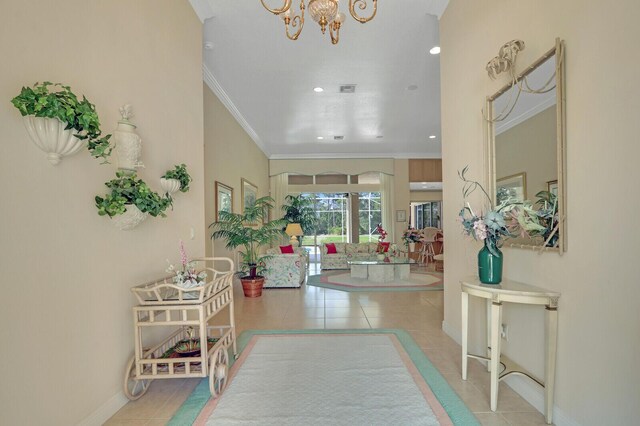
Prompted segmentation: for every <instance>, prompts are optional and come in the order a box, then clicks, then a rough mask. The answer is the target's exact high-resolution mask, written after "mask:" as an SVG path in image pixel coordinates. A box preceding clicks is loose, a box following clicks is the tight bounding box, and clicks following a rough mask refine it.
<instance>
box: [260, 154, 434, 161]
mask: <svg viewBox="0 0 640 426" xmlns="http://www.w3.org/2000/svg"><path fill="white" fill-rule="evenodd" d="M341 158H393V159H397V160H399V159H408V158H430V159H434V158H442V154H437V153H432V152H406V153H401V154H399V153H397V152H383V153H366V154H365V153H362V152H353V153H322V154H272V155H271V156H269V159H270V160H328V159H341Z"/></svg>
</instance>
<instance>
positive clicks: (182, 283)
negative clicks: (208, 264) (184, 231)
mask: <svg viewBox="0 0 640 426" xmlns="http://www.w3.org/2000/svg"><path fill="white" fill-rule="evenodd" d="M167 263H168V264H169V267H168V268H167V269H166V272H167V273H169V274H171V273H175V274H176V275H175V277H173V282H174V284H176V285H177V286H179V287H182V288H193V287H198V286H200V285H202V284H203V283H204V281H205V279H206V278H207V273H206V272H204V271H202V272H198V271H196V269H195V266H196V264H195V262H189V261H187V252H186V251H185V249H184V243H183V242H182V241H180V263H181V264H182V270H176V268H175V267H174V266H173V265H172V264H171V262H169V259H167Z"/></svg>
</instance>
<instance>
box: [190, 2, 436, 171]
mask: <svg viewBox="0 0 640 426" xmlns="http://www.w3.org/2000/svg"><path fill="white" fill-rule="evenodd" d="M191 2H192V4H193V6H194V9H195V10H196V12H198V15H199V16H200V17H201V19H202V18H208V19H206V20H205V21H204V31H203V38H204V40H203V41H204V43H205V44H207V43H210V45H209V47H210V49H205V50H204V51H203V52H204V80H205V82H206V83H207V84H208V85H209V87H211V88H212V90H213V91H214V92H215V93H216V95H217V96H218V97H219V98H220V100H221V101H222V102H223V103H224V104H225V106H226V107H227V108H228V109H229V111H230V112H231V113H232V114H233V115H234V116H235V118H236V119H237V120H238V122H239V123H240V124H241V125H242V126H243V128H244V129H245V130H246V131H247V133H248V134H249V136H251V138H252V139H253V140H254V141H255V142H256V144H257V145H258V146H259V147H260V148H261V149H262V150H263V151H264V152H265V154H266V155H267V156H268V157H269V158H272V159H279V158H351V157H353V158H356V157H359V158H362V157H367V158H374V157H394V158H439V157H441V154H440V153H441V139H440V63H439V56H438V55H431V54H429V49H430V48H431V47H433V46H437V45H438V16H441V14H442V13H443V11H444V9H445V8H446V5H447V3H448V0H393V2H392V1H390V0H380V1H379V2H378V14H377V16H376V17H375V19H373V20H372V21H371V22H369V23H366V24H364V25H362V24H359V23H358V22H356V21H355V20H354V19H353V18H352V17H351V16H350V15H349V12H348V10H347V6H348V2H346V0H343V1H342V2H341V11H343V12H345V13H346V15H347V19H346V22H345V23H344V24H343V26H342V29H341V33H340V42H339V44H337V45H332V44H331V41H330V39H329V34H328V31H327V34H325V35H323V34H322V33H321V32H320V28H319V26H318V24H316V23H315V22H314V21H313V20H312V19H311V17H310V16H308V14H307V16H305V18H306V22H305V26H304V29H303V31H302V34H301V35H300V38H299V39H298V40H297V41H291V40H288V39H287V38H286V36H285V33H284V24H283V22H282V20H281V19H280V18H279V17H276V16H274V15H273V14H271V13H269V12H268V11H267V10H265V9H264V8H263V7H262V5H261V4H260V1H259V0H235V1H228V0H191ZM282 3H283V0H269V1H267V4H269V5H270V6H271V7H275V6H277V5H281V4H282ZM369 3H371V2H370V1H369ZM293 4H294V5H297V4H298V3H297V1H295V0H294V1H293ZM392 5H393V6H392ZM370 7H371V6H369V8H370ZM296 10H297V9H296ZM343 84H355V85H356V91H355V93H353V94H344V93H339V86H340V85H343ZM410 86H417V89H416V88H413V87H412V89H415V90H410V89H409V87H410ZM315 87H322V88H324V92H322V93H316V92H314V90H313V89H314V88H315ZM431 135H433V136H436V137H435V138H434V139H430V138H429V136H431ZM334 136H344V140H340V141H337V140H334ZM318 137H323V138H324V139H322V140H319V139H318Z"/></svg>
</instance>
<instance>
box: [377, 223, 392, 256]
mask: <svg viewBox="0 0 640 426" xmlns="http://www.w3.org/2000/svg"><path fill="white" fill-rule="evenodd" d="M376 231H377V232H378V246H377V247H376V253H377V254H385V253H386V252H387V251H388V250H389V249H388V248H387V247H385V245H384V244H382V242H383V241H384V239H385V238H387V231H385V230H384V228H383V227H382V224H381V223H379V224H378V226H377V227H376Z"/></svg>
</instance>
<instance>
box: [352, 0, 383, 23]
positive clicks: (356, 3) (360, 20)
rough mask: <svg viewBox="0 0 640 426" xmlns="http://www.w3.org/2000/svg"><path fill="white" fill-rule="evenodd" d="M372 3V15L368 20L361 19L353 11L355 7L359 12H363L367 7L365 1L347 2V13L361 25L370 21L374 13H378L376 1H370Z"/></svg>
mask: <svg viewBox="0 0 640 426" xmlns="http://www.w3.org/2000/svg"><path fill="white" fill-rule="evenodd" d="M372 1H373V13H372V14H371V16H370V17H368V18H361V17H360V16H359V15H358V14H357V13H356V10H355V9H356V5H357V6H358V8H359V9H360V10H365V9H366V8H367V6H368V3H367V0H349V12H350V13H351V16H353V19H355V20H356V21H358V22H360V23H361V24H364V23H367V22H369V21H370V20H372V19H373V18H374V17H375V16H376V13H377V12H378V0H372Z"/></svg>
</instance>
